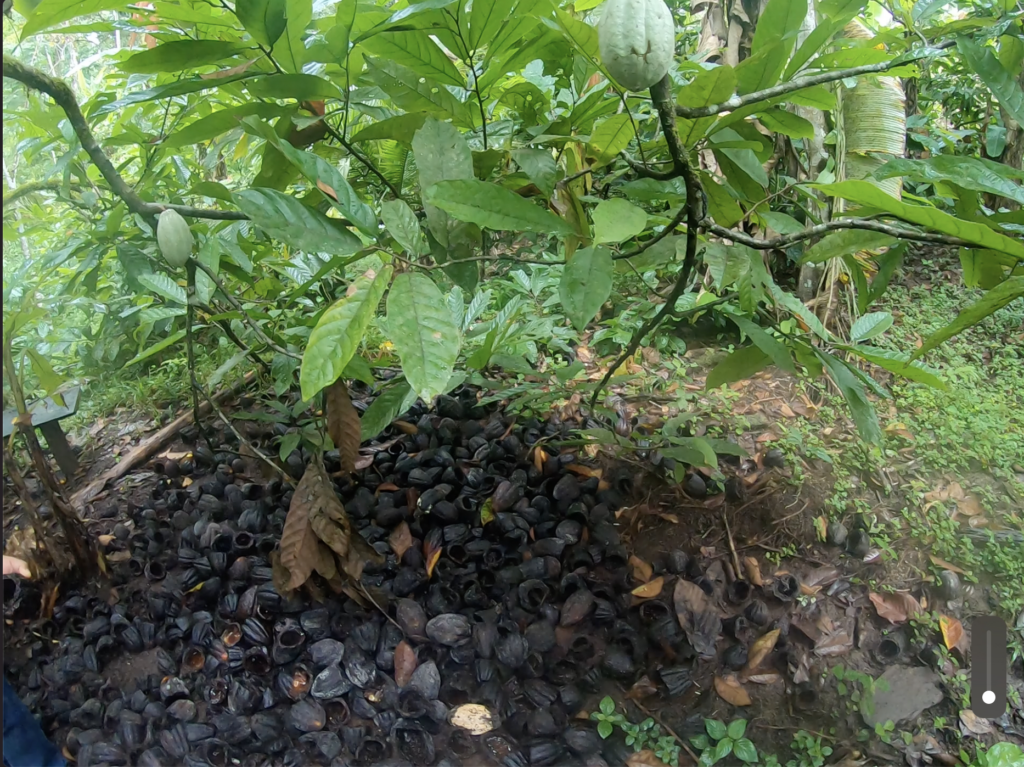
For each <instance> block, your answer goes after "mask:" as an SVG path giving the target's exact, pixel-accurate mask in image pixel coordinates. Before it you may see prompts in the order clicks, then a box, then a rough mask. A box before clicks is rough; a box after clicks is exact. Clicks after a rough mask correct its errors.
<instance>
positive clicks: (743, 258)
mask: <svg viewBox="0 0 1024 767" xmlns="http://www.w3.org/2000/svg"><path fill="white" fill-rule="evenodd" d="M704 263H705V264H706V265H707V267H708V271H709V272H711V277H712V278H713V279H714V280H715V289H716V290H719V291H720V290H722V289H723V288H727V287H729V286H730V285H732V284H734V283H735V282H736V281H737V280H739V279H740V278H741V277H742V276H743V275H744V274H745V273H746V271H747V269H749V268H750V258H749V256H748V255H747V254H746V253H745V252H744V248H743V247H742V246H740V247H737V246H735V245H723V244H722V243H720V242H709V243H707V244H706V245H705V246H704Z"/></svg>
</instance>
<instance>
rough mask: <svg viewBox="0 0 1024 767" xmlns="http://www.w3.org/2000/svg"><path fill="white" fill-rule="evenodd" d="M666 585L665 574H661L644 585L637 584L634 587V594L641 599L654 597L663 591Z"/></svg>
mask: <svg viewBox="0 0 1024 767" xmlns="http://www.w3.org/2000/svg"><path fill="white" fill-rule="evenodd" d="M664 585H665V576H664V575H659V576H658V577H657V578H655V579H654V580H653V581H649V582H647V583H645V584H643V585H642V586H637V587H636V588H635V589H633V591H632V594H633V596H635V597H639V598H640V599H653V598H654V597H656V596H658V594H660V593H661V589H662V587H663V586H664Z"/></svg>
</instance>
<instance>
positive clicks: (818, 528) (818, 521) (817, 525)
mask: <svg viewBox="0 0 1024 767" xmlns="http://www.w3.org/2000/svg"><path fill="white" fill-rule="evenodd" d="M814 531H815V532H816V533H817V534H818V540H819V541H824V540H825V539H826V537H827V536H828V520H827V519H825V517H815V518H814Z"/></svg>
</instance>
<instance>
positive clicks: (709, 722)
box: [704, 719, 728, 745]
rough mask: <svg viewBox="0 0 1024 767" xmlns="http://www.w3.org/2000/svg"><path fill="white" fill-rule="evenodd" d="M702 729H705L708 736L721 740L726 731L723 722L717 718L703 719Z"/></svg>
mask: <svg viewBox="0 0 1024 767" xmlns="http://www.w3.org/2000/svg"><path fill="white" fill-rule="evenodd" d="M704 729H705V730H707V732H708V736H709V737H710V738H711V739H712V740H721V739H722V738H724V737H725V736H726V735H727V733H728V729H727V728H726V726H725V722H723V721H720V720H718V719H705V720H704ZM709 745H710V744H709Z"/></svg>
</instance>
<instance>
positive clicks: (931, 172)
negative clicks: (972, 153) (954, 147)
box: [872, 154, 1024, 204]
mask: <svg viewBox="0 0 1024 767" xmlns="http://www.w3.org/2000/svg"><path fill="white" fill-rule="evenodd" d="M872 175H874V177H875V178H877V179H883V178H893V177H895V176H904V177H906V178H910V179H913V180H914V181H931V182H936V181H939V182H941V181H948V182H951V183H954V184H956V185H957V186H961V187H963V188H964V189H971V190H973V191H975V192H989V193H991V194H995V195H999V196H1000V197H1006V198H1009V199H1011V200H1016V201H1017V202H1019V203H1021V204H1024V188H1022V187H1021V184H1020V181H1022V180H1024V172H1021V171H1019V170H1017V169H1015V168H1013V167H1011V166H1009V165H1004V164H1003V163H1000V162H992V161H991V160H985V159H982V158H978V157H959V156H957V155H952V154H937V155H934V156H933V157H929V158H928V159H927V160H906V159H903V158H898V159H895V160H890V161H889V162H887V163H886V164H885V165H883V166H882V167H881V168H879V169H878V170H876V171H875V172H874V174H872ZM1015 182H1016V183H1015Z"/></svg>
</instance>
